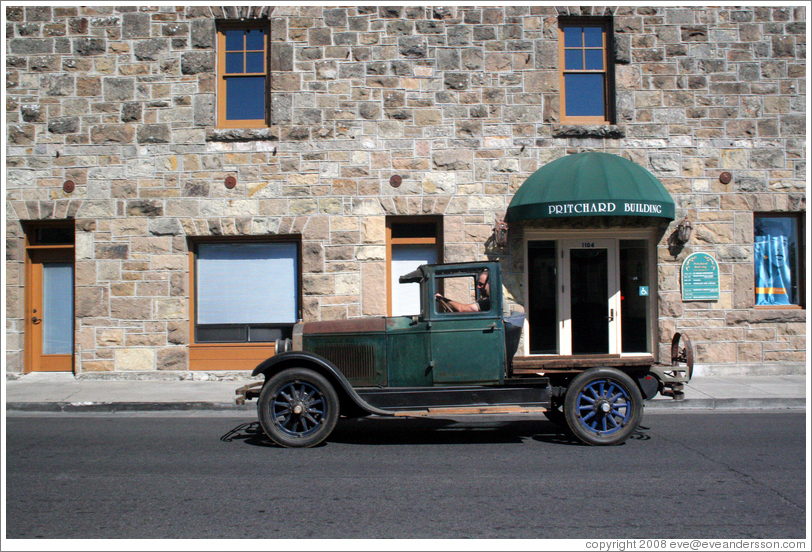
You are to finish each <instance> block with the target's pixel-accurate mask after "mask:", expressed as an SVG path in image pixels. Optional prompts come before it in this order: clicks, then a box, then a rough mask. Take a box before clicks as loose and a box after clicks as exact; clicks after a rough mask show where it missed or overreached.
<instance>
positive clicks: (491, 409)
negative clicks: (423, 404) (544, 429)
mask: <svg viewBox="0 0 812 552" xmlns="http://www.w3.org/2000/svg"><path fill="white" fill-rule="evenodd" d="M544 412H547V409H546V408H544V407H543V406H471V407H468V408H427V409H425V410H406V411H399V412H395V413H394V416H423V417H427V418H430V417H433V416H459V415H464V414H541V413H544Z"/></svg>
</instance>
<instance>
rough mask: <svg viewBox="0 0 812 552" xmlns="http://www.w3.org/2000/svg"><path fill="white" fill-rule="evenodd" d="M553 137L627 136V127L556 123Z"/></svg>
mask: <svg viewBox="0 0 812 552" xmlns="http://www.w3.org/2000/svg"><path fill="white" fill-rule="evenodd" d="M552 131H553V138H625V137H626V127H625V126H622V125H595V124H584V125H576V124H566V123H564V124H554V125H553V128H552Z"/></svg>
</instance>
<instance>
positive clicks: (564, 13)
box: [5, 5, 807, 375]
mask: <svg viewBox="0 0 812 552" xmlns="http://www.w3.org/2000/svg"><path fill="white" fill-rule="evenodd" d="M805 16H806V11H805V8H804V7H792V6H790V7H782V6H768V7H756V6H745V7H681V8H678V7H666V6H663V5H659V6H656V7H641V6H638V7H619V8H602V7H586V8H561V7H552V6H546V5H539V6H535V5H522V6H516V7H511V6H504V7H497V6H490V7H487V6H486V7H476V6H450V7H413V6H402V7H401V6H391V5H386V6H357V7H348V6H344V7H319V6H304V7H302V6H292V5H281V6H277V7H275V8H271V7H261V8H259V7H251V8H243V7H214V6H212V7H204V6H199V5H195V6H187V7H175V6H159V7H148V6H145V7H134V6H111V7H99V6H93V7H78V6H77V7H70V6H64V5H58V6H45V7H40V6H31V5H27V6H22V7H14V6H7V7H5V23H6V59H5V64H6V111H5V117H6V136H7V140H6V151H5V191H6V229H5V230H6V247H7V249H6V251H7V254H6V268H5V274H6V321H7V324H6V332H7V333H6V338H7V341H6V343H7V348H6V351H5V353H6V365H7V368H6V370H7V372H8V373H10V374H21V373H24V372H28V371H30V370H32V369H33V370H40V369H42V370H45V369H62V370H65V369H67V370H73V371H74V372H75V373H76V374H77V375H80V374H81V375H88V374H91V373H93V374H95V373H116V374H121V373H125V372H126V373H134V372H156V371H181V372H186V371H189V370H204V371H216V370H233V369H239V370H243V369H247V368H248V366H249V365H250V363H251V362H253V361H254V357H253V356H252V354H253V355H256V356H257V357H261V356H262V355H266V354H270V353H272V352H273V348H272V343H270V341H268V342H258V343H257V347H258V350H257V351H254V352H253V353H251V354H247V353H246V354H245V355H242V353H241V352H239V351H242V352H245V351H247V350H248V349H249V347H247V346H246V347H244V348H243V349H240V347H236V349H235V348H232V349H229V350H228V351H227V352H226V354H225V356H224V357H222V358H220V359H219V361H218V359H217V353H216V351H213V350H212V349H217V346H216V345H217V343H216V339H215V340H214V341H215V343H214V344H212V343H208V342H207V343H202V342H200V340H199V339H197V338H196V336H195V332H196V330H195V328H196V326H195V324H196V322H195V316H196V310H195V309H196V308H198V301H197V300H196V295H195V293H196V291H195V290H196V286H198V285H202V284H201V283H200V282H198V281H197V280H196V279H195V278H196V277H197V276H196V275H195V267H196V264H195V263H196V262H197V261H196V258H197V257H196V255H197V254H198V253H197V252H198V249H197V248H198V245H199V244H209V243H212V244H217V243H254V242H252V241H251V240H259V239H261V238H263V237H273V238H285V239H289V242H290V243H294V244H295V246H296V248H297V252H298V253H297V254H296V255H295V256H294V257H296V258H295V259H294V261H295V264H296V274H295V275H294V276H293V277H292V278H293V279H292V282H293V286H294V289H295V295H296V297H297V301H298V304H297V306H296V307H295V308H296V310H297V313H296V317H297V318H301V319H303V320H305V321H309V320H328V319H341V318H352V317H359V316H369V315H373V316H379V315H387V314H389V313H390V312H391V307H390V305H389V301H390V296H391V294H392V290H391V289H389V287H388V284H387V282H388V280H387V279H388V278H390V275H388V271H389V270H390V267H391V261H392V259H391V258H390V255H391V247H390V246H391V244H392V243H395V242H394V241H393V238H392V236H393V234H392V228H393V224H395V225H397V224H402V225H404V227H406V228H408V227H409V225H410V224H412V223H414V222H417V223H421V222H425V221H429V222H430V223H431V224H433V225H434V226H433V227H432V228H434V229H435V230H436V232H439V235H435V236H433V238H435V239H436V243H437V244H439V246H438V247H439V248H440V257H441V258H440V259H439V260H443V261H446V262H451V261H453V262H456V261H471V260H477V259H483V258H492V259H498V260H499V261H500V262H501V264H502V271H503V275H504V279H505V288H506V291H507V295H508V296H509V297H510V301H511V308H512V309H513V310H527V309H528V300H529V293H528V290H527V289H526V288H527V286H528V279H527V270H528V268H527V262H526V260H527V258H526V256H527V251H528V243H529V242H528V239H529V238H527V236H529V235H531V234H533V233H534V232H535V233H537V232H541V233H543V232H544V231H545V230H554V231H553V233H552V234H551V235H552V236H556V235H558V234H556V233H555V232H565V233H566V232H574V234H571V236H575V237H577V236H582V235H587V234H585V233H584V232H587V233H593V234H594V232H597V231H601V232H605V231H611V230H612V229H619V228H627V227H628V228H637V227H639V228H647V229H649V230H650V234H646V235H647V236H648V235H650V236H652V238H651V239H652V240H653V243H654V249H653V250H654V251H655V256H654V259H653V261H652V266H653V270H654V272H655V274H656V278H655V280H656V281H652V282H651V292H652V295H653V296H654V299H655V303H654V304H653V305H654V306H653V308H654V312H655V316H654V317H653V320H654V321H653V325H652V330H651V331H652V335H653V336H654V345H650V346H649V349H650V351H649V352H650V353H652V354H653V355H655V356H656V355H659V356H660V357H662V358H661V360H666V361H667V357H668V352H667V351H668V349H669V341H670V339H671V335H672V334H673V333H674V332H675V331H681V332H685V333H687V334H689V335H690V337H691V338H692V341H693V343H694V347H695V354H696V358H697V363H698V364H699V365H700V366H701V367H702V369H703V370H705V373H788V372H798V371H801V372H803V371H804V370H805V367H804V365H805V361H806V341H805V333H806V310H805V305H806V303H805V302H806V290H805V270H806V268H805V266H804V264H805V255H804V254H803V253H804V251H805V249H804V248H805V247H806V244H805V243H804V234H805V230H806V227H805V224H806V223H805V213H806V182H807V169H806V141H805V136H806V134H805V131H806V124H807V118H806V112H805V105H806V100H805V95H806V73H805V65H806V58H805V56H806V22H805ZM562 21H563V22H568V23H569V24H573V25H578V24H579V23H578V22H579V21H585V22H587V23H588V24H592V22H596V21H597V22H600V23H601V24H608V25H609V31H607V32H608V35H607V36H609V37H610V38H611V41H610V42H605V43H604V46H603V47H604V49H605V50H607V52H606V55H607V59H608V60H609V61H608V62H607V63H608V64H609V66H610V68H611V74H608V76H607V78H608V79H609V80H610V81H611V84H612V85H613V91H612V94H611V96H610V97H609V99H608V102H609V107H608V108H607V109H608V115H607V120H606V121H605V122H604V123H602V124H601V123H597V124H596V123H594V122H578V121H575V122H572V121H568V120H566V117H564V116H563V113H562V109H561V106H562V93H563V92H562V86H563V84H562V83H563V82H564V77H563V76H562V69H561V63H562V61H561V60H562V59H564V58H563V57H562V53H561V52H562V51H563V48H562V49H560V48H559V46H560V40H561V39H560V36H563V35H561V34H560V33H561V28H562ZM606 22H608V23H606ZM246 23H248V24H252V25H256V26H257V27H258V28H263V29H266V31H264V32H267V37H268V38H269V44H268V45H267V46H266V48H267V49H266V51H265V54H266V55H267V60H266V62H264V66H263V70H267V71H266V72H267V73H268V75H267V78H268V81H269V86H267V88H266V91H267V92H268V94H267V97H268V99H267V101H266V107H267V113H266V114H265V115H264V123H265V124H259V125H246V127H245V128H241V126H240V125H239V124H237V125H228V124H222V117H223V116H224V112H223V111H224V109H225V108H224V107H223V104H221V103H220V102H221V101H223V98H222V97H220V96H222V95H223V92H222V89H221V88H219V87H220V84H221V83H220V79H222V74H221V73H222V71H223V66H222V63H223V62H222V61H221V59H220V58H219V57H218V56H219V55H221V54H222V53H223V52H219V51H218V48H220V49H222V47H221V46H218V44H220V43H219V42H218V40H220V39H219V34H218V33H219V32H221V29H229V28H240V27H239V25H244V24H246ZM231 25H234V27H232V26H231ZM246 44H247V43H246ZM246 48H247V47H246ZM246 51H247V50H246ZM587 151H590V152H606V153H611V154H615V155H617V156H620V157H623V158H625V159H628V160H630V161H632V162H634V163H636V164H637V165H639V166H641V167H643V168H645V169H646V170H648V171H650V173H651V174H653V175H654V176H655V177H656V178H657V179H658V180H659V181H660V182H661V183H662V184H663V185H664V186H665V188H666V189H667V190H668V192H669V193H670V194H671V196H672V197H673V200H674V203H675V206H676V217H675V220H673V221H668V220H665V221H663V220H662V219H661V220H657V221H652V220H648V219H641V220H640V221H636V222H635V223H631V222H630V221H628V220H626V221H624V220H615V219H611V218H610V219H600V220H599V219H598V218H589V217H582V218H578V219H546V220H541V221H537V222H529V223H521V224H510V228H509V229H508V237H507V243H506V244H505V245H500V244H498V243H497V242H496V240H495V239H494V227H495V225H496V224H497V223H498V222H499V221H501V220H502V219H503V218H504V216H505V212H506V210H507V208H508V206H509V204H510V202H511V200H512V198H513V196H514V194H515V193H516V191H517V190H518V189H519V188H520V187H521V186H522V184H523V183H524V182H525V181H526V180H527V179H528V177H529V176H530V175H532V174H533V173H535V172H536V171H537V170H539V169H541V168H543V167H544V166H545V165H547V164H548V163H550V162H552V161H554V160H556V159H559V158H562V157H564V156H567V155H571V154H576V153H579V152H587ZM725 173H726V174H725ZM728 176H729V180H728V178H727V177H728ZM232 177H233V178H232ZM395 177H397V178H395ZM420 217H423V218H420ZM686 217H687V219H688V220H689V221H691V223H692V224H693V235H692V236H691V238H690V240H689V241H688V242H687V243H686V244H684V246H682V247H678V248H674V247H673V245H674V244H673V243H672V241H671V237H672V236H673V234H674V232H675V230H676V228H677V224H678V223H679V222H680V221H682V220H684V219H685V218H686ZM759 217H764V218H770V217H777V218H781V217H788V218H790V219H792V220H794V221H796V222H795V223H794V224H795V225H796V226H795V228H796V230H797V232H798V237H797V240H796V241H797V245H798V247H800V250H799V251H796V252H795V255H796V265H794V266H793V267H792V271H793V273H794V276H793V277H794V278H799V279H800V284H799V285H798V289H797V292H796V297H795V299H794V300H793V304H791V305H789V306H772V307H768V306H761V305H758V304H757V290H756V288H757V287H759V285H760V284H758V283H757V282H756V278H755V276H754V273H755V269H754V266H755V263H756V253H755V246H754V232H755V229H754V226H755V224H756V222H757V221H758V220H759ZM793 217H795V218H793ZM407 234H408V232H407ZM561 235H564V234H561ZM567 235H568V236H570V234H567ZM543 239H546V238H543ZM646 239H648V238H646ZM283 241H284V240H283ZM271 243H275V242H273V240H272V241H271ZM51 246H54V247H51ZM49 248H50V249H49ZM60 248H61V249H62V250H65V251H68V253H58V252H57V253H55V255H56V256H54V257H49V258H48V259H47V260H46V262H54V263H57V264H56V265H54V266H57V265H58V266H68V267H69V268H70V267H72V270H73V272H72V277H71V276H70V274H71V273H69V276H68V277H67V280H65V281H67V282H69V283H68V284H65V286H64V287H71V286H70V282H71V281H72V290H70V291H71V293H72V296H71V297H70V298H69V299H68V300H67V301H68V304H69V305H70V304H71V302H72V308H73V312H72V320H73V328H72V330H71V331H72V334H71V335H72V343H71V344H69V346H68V348H69V349H70V351H69V352H68V357H69V358H68V361H67V362H68V363H67V364H64V363H63V364H60V365H59V366H60V367H61V368H60V367H57V368H54V367H51V368H49V367H48V366H46V365H45V364H43V363H44V362H45V361H42V362H41V359H36V358H34V357H36V356H37V355H39V354H42V355H45V353H43V352H42V350H41V347H40V348H39V349H37V347H39V345H38V344H37V343H35V342H36V341H37V339H39V338H37V337H36V334H35V333H34V332H37V331H39V328H38V327H37V326H36V324H39V323H38V322H36V320H37V317H36V314H37V313H36V312H32V309H33V308H34V307H33V305H35V304H36V302H37V301H38V297H39V295H38V293H39V294H40V295H41V292H42V290H40V291H39V292H37V291H36V290H35V289H34V288H37V287H39V286H40V283H39V281H38V280H36V279H35V278H36V276H35V275H34V276H32V274H34V271H35V270H37V268H36V267H37V266H38V263H40V264H41V261H40V260H38V259H39V257H38V255H40V254H43V255H46V254H50V253H53V252H55V251H57V250H58V249H60ZM51 249H53V251H51ZM43 251H44V252H45V253H43ZM49 252H50V253H49ZM696 252H705V253H708V254H709V255H711V256H712V257H713V258H714V259H715V260H716V261H717V262H718V267H719V295H718V299H714V300H709V301H686V300H684V297H683V294H682V291H683V290H682V289H681V282H680V270H681V267H682V264H683V262H684V261H685V259H686V258H687V257H688V256H689V255H690V254H692V253H696ZM60 255H62V256H61V257H60ZM66 255H67V256H66ZM59 263H62V264H59ZM71 278H72V280H71ZM797 282H798V281H797V280H796V284H797ZM223 286H225V287H227V286H228V282H223ZM57 287H59V286H57ZM647 293H648V291H647ZM200 308H202V307H200ZM31 320H34V322H31ZM32 324H33V325H32ZM268 335H271V334H268ZM236 350H239V351H238V352H237V353H235V351H236ZM235 354H236V356H235ZM241 355H242V356H241ZM43 358H44V356H43ZM235 359H236V360H235ZM239 359H243V360H244V362H243V363H242V364H241V363H240V362H238V361H237V360H239Z"/></svg>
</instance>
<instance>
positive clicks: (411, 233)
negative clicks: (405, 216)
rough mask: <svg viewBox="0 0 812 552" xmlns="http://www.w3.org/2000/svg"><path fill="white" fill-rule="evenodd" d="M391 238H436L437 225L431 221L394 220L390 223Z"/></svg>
mask: <svg viewBox="0 0 812 552" xmlns="http://www.w3.org/2000/svg"><path fill="white" fill-rule="evenodd" d="M392 237H393V238H436V237H437V225H436V224H434V223H433V222H428V223H426V222H408V223H401V222H396V223H393V224H392Z"/></svg>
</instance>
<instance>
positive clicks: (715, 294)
mask: <svg viewBox="0 0 812 552" xmlns="http://www.w3.org/2000/svg"><path fill="white" fill-rule="evenodd" d="M718 299H719V264H718V263H717V262H716V259H714V258H713V257H711V256H710V255H708V254H707V253H692V254H691V255H688V258H687V259H685V261H684V262H683V263H682V300H683V301H717V300H718Z"/></svg>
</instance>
